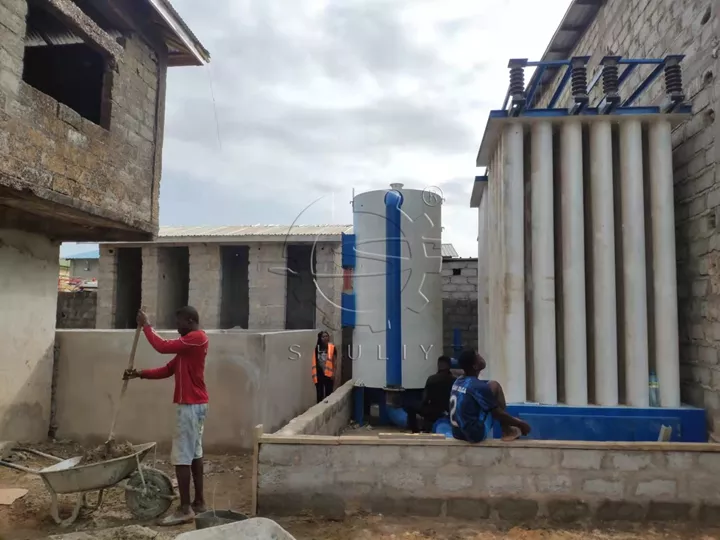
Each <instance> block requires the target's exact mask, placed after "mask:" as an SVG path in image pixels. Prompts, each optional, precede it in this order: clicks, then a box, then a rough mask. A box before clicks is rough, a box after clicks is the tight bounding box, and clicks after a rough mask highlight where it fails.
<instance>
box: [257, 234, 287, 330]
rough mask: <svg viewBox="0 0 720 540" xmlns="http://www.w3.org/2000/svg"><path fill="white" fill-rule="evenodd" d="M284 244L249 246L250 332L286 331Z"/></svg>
mask: <svg viewBox="0 0 720 540" xmlns="http://www.w3.org/2000/svg"><path fill="white" fill-rule="evenodd" d="M285 255H286V254H285V244H284V242H275V243H269V242H268V243H264V244H250V254H249V259H250V263H249V264H250V268H249V269H248V282H249V285H250V295H249V296H250V317H249V325H250V328H252V329H253V330H277V329H281V328H285V298H286V293H287V276H286V270H285V269H286V266H287V260H286V257H285Z"/></svg>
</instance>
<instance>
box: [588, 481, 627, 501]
mask: <svg viewBox="0 0 720 540" xmlns="http://www.w3.org/2000/svg"><path fill="white" fill-rule="evenodd" d="M582 491H583V493H587V494H589V495H602V496H605V497H611V498H615V499H618V498H620V497H622V494H623V483H622V481H621V480H604V479H602V478H595V479H592V480H585V481H584V482H583V484H582Z"/></svg>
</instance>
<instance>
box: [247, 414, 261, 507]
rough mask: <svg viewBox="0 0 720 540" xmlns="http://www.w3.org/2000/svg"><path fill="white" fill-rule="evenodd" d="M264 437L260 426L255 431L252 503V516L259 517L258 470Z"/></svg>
mask: <svg viewBox="0 0 720 540" xmlns="http://www.w3.org/2000/svg"><path fill="white" fill-rule="evenodd" d="M262 437H263V425H262V424H258V425H257V426H255V430H254V431H253V470H252V502H251V506H250V515H252V516H257V508H258V470H259V468H260V439H261V438H262Z"/></svg>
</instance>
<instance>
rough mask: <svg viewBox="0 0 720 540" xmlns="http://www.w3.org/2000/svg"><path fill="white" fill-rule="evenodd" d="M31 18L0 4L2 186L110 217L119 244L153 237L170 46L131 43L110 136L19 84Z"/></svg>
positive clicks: (19, 3) (20, 8)
mask: <svg viewBox="0 0 720 540" xmlns="http://www.w3.org/2000/svg"><path fill="white" fill-rule="evenodd" d="M26 15H27V2H26V1H25V0H0V186H3V187H8V188H10V189H16V190H28V191H29V192H32V193H33V194H34V195H36V196H38V197H40V198H42V199H45V200H48V201H52V202H54V203H57V204H61V205H66V206H69V207H72V208H73V209H76V210H79V211H81V212H84V213H86V215H88V216H93V217H100V218H103V219H104V221H103V222H102V225H103V226H104V227H109V231H110V232H111V233H116V234H117V235H119V236H120V237H122V236H123V232H122V229H125V231H126V232H125V234H128V233H127V231H128V227H130V228H131V229H135V230H136V231H140V232H142V233H149V234H151V233H154V232H156V229H157V223H158V212H157V208H158V207H157V204H158V201H157V200H158V195H159V191H158V190H159V184H160V152H159V150H160V149H161V147H162V128H163V118H162V115H159V116H158V115H157V111H158V110H162V108H163V107H164V87H165V86H164V85H165V75H166V69H167V58H166V50H165V49H164V46H162V49H161V48H160V47H151V46H150V45H148V43H146V42H145V41H144V39H143V38H142V37H140V36H138V35H132V36H126V37H125V39H124V42H123V43H124V54H123V57H122V61H121V62H120V63H119V65H118V66H117V71H116V72H114V73H113V75H112V111H111V120H110V127H109V130H108V129H104V128H103V127H101V126H99V125H96V124H94V123H92V122H90V121H89V120H86V119H84V118H82V117H81V116H80V115H79V114H78V113H76V112H75V111H73V110H71V109H70V108H68V107H66V106H65V105H62V104H59V103H58V102H57V101H55V100H54V99H52V98H51V97H49V96H47V95H45V94H43V93H41V92H40V91H38V90H36V89H35V88H33V87H31V86H29V85H27V84H26V83H24V82H23V81H22V72H23V56H24V42H23V39H24V37H25V30H26ZM48 217H49V218H53V219H56V218H57V216H55V215H54V214H53V213H49V214H48ZM57 222H58V224H59V225H58V227H57V228H56V230H55V231H54V232H55V233H56V234H58V235H59V234H61V233H62V232H63V229H62V224H63V223H64V222H63V220H62V219H57ZM113 223H117V224H118V226H117V227H115V226H113ZM95 224H96V223H95ZM118 229H121V230H120V231H118ZM85 234H89V233H87V232H86V233H85ZM78 239H81V238H78Z"/></svg>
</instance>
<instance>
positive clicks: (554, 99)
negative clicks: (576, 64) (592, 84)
mask: <svg viewBox="0 0 720 540" xmlns="http://www.w3.org/2000/svg"><path fill="white" fill-rule="evenodd" d="M571 74H572V70H571V69H570V64H569V63H568V64H567V67H566V68H565V73H564V74H563V76H562V79H561V80H560V84H558V87H557V88H556V89H555V93H554V94H553V97H552V98H551V99H550V103H549V104H548V107H549V108H551V109H552V108H553V107H555V105H556V104H557V102H558V100H559V99H560V96H562V93H563V90H565V87H566V86H567V83H568V81H569V80H570V75H571Z"/></svg>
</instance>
